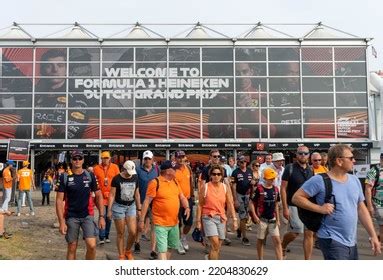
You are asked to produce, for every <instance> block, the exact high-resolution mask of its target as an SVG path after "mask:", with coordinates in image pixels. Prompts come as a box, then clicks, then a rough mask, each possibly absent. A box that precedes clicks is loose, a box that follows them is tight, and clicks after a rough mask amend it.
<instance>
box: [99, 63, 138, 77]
mask: <svg viewBox="0 0 383 280" xmlns="http://www.w3.org/2000/svg"><path fill="white" fill-rule="evenodd" d="M134 74H135V73H134V68H133V62H103V63H102V76H103V77H110V78H113V77H134Z"/></svg>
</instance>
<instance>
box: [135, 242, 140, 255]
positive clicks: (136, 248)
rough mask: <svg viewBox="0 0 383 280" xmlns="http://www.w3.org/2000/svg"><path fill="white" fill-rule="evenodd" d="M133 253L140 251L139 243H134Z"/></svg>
mask: <svg viewBox="0 0 383 280" xmlns="http://www.w3.org/2000/svg"><path fill="white" fill-rule="evenodd" d="M134 253H135V254H139V253H141V246H140V243H134Z"/></svg>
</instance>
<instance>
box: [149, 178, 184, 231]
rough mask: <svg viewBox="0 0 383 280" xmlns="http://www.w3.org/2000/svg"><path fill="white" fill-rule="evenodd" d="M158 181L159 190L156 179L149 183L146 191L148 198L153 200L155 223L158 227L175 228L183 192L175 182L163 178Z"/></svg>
mask: <svg viewBox="0 0 383 280" xmlns="http://www.w3.org/2000/svg"><path fill="white" fill-rule="evenodd" d="M158 181H159V182H158V183H159V186H158V190H157V182H156V179H153V180H151V181H150V182H149V184H148V190H147V191H146V196H147V197H148V196H149V197H152V198H153V203H152V215H153V222H154V224H155V225H158V226H165V227H173V226H175V225H177V224H178V211H179V209H180V198H179V195H180V193H182V190H181V188H180V187H179V186H178V185H177V184H176V182H175V181H174V180H172V181H168V180H166V179H165V178H164V177H163V176H159V177H158Z"/></svg>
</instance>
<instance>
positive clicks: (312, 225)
mask: <svg viewBox="0 0 383 280" xmlns="http://www.w3.org/2000/svg"><path fill="white" fill-rule="evenodd" d="M318 175H320V176H322V178H323V182H324V186H325V197H324V203H329V202H330V200H331V197H332V183H331V179H330V177H329V176H328V175H327V173H321V174H318ZM309 200H310V201H311V202H312V203H315V204H317V202H316V196H313V197H311V198H310V199H309ZM297 208H298V216H299V219H300V220H301V221H302V222H303V224H304V225H305V226H306V228H307V229H309V230H311V231H313V232H317V231H318V230H319V228H320V227H321V224H322V219H323V217H324V216H325V215H323V214H320V213H317V212H312V211H310V210H307V209H303V208H301V207H297Z"/></svg>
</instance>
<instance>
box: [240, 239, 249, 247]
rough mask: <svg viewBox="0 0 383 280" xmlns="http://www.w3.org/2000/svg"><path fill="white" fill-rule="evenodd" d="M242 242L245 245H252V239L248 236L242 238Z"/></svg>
mask: <svg viewBox="0 0 383 280" xmlns="http://www.w3.org/2000/svg"><path fill="white" fill-rule="evenodd" d="M242 244H243V245H245V246H250V241H249V239H247V238H246V237H244V238H242Z"/></svg>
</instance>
